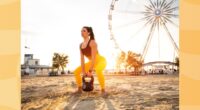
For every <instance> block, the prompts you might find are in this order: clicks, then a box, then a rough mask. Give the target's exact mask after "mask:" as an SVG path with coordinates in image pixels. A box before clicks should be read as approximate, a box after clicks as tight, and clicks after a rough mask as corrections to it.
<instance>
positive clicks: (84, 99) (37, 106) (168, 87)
mask: <svg viewBox="0 0 200 110" xmlns="http://www.w3.org/2000/svg"><path fill="white" fill-rule="evenodd" d="M105 79H106V90H107V92H108V97H107V98H104V97H102V96H101V92H100V87H99V83H98V80H97V78H96V77H95V82H94V86H95V89H94V91H93V92H89V93H86V92H83V93H82V94H81V95H78V94H74V91H76V83H75V79H74V76H73V75H68V76H57V77H22V80H21V93H22V95H21V103H22V105H21V109H22V110H178V109H179V77H178V75H147V76H128V75H121V76H108V75H106V76H105Z"/></svg>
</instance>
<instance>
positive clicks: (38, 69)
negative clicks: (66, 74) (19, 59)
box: [21, 54, 52, 76]
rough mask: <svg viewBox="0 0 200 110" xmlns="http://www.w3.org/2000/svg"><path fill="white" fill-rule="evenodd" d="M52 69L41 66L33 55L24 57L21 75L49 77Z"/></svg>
mask: <svg viewBox="0 0 200 110" xmlns="http://www.w3.org/2000/svg"><path fill="white" fill-rule="evenodd" d="M51 70H52V67H49V66H47V65H40V60H39V59H33V54H25V55H24V64H22V65H21V75H22V76H23V75H33V76H34V75H48V73H49V72H50V71H51Z"/></svg>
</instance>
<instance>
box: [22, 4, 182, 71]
mask: <svg viewBox="0 0 200 110" xmlns="http://www.w3.org/2000/svg"><path fill="white" fill-rule="evenodd" d="M111 1H112V0H22V1H21V7H22V8H21V19H22V22H21V23H22V24H21V26H22V28H21V63H22V64H23V62H24V54H26V53H32V54H34V58H35V59H40V64H41V65H51V64H52V56H53V53H54V52H58V53H64V54H67V55H68V56H69V64H68V65H67V68H68V69H70V70H73V69H75V68H76V67H77V66H79V65H80V53H79V45H80V43H81V42H82V41H83V39H82V37H81V28H82V27H83V26H91V27H92V28H93V31H94V34H95V39H96V42H97V44H98V51H99V53H100V54H101V55H102V56H104V57H105V58H106V59H107V67H106V68H107V69H111V68H113V67H114V66H115V58H116V56H117V51H116V49H115V48H114V47H115V46H114V43H113V41H112V40H110V31H109V30H108V13H109V8H110V4H111ZM144 3H146V1H145V0H140V1H137V0H127V1H124V0H123V1H122V0H121V1H119V2H118V3H117V4H116V11H117V10H121V9H125V8H128V9H130V10H136V11H137V10H142V7H143V4H144ZM177 3H178V2H177ZM141 17H142V16H141V15H137V14H135V15H129V14H125V13H122V14H117V13H114V15H113V24H112V25H113V27H115V26H116V27H117V26H120V25H121V24H126V23H129V21H131V20H133V21H135V20H137V19H139V18H141ZM176 22H177V24H178V20H177V21H176ZM144 23H145V21H142V22H140V23H136V24H132V25H130V26H127V27H124V28H123V27H122V28H119V29H117V28H116V29H115V30H113V31H114V32H115V35H116V36H115V37H116V39H117V42H118V43H119V44H120V47H121V48H122V49H123V50H125V51H127V50H133V51H135V52H141V51H142V49H143V48H144V44H145V42H146V39H147V36H148V33H149V26H147V27H146V28H144V29H142V31H140V32H138V33H137V34H134V33H136V32H137V31H138V30H139V29H138V28H141V26H142V24H144ZM168 27H169V29H170V30H171V33H172V35H173V38H174V39H175V41H176V43H177V44H178V40H179V33H178V32H179V31H178V29H179V28H177V27H174V26H172V25H168ZM158 35H159V36H162V37H160V40H159V41H160V43H159V44H160V57H159V58H158V50H159V49H158ZM124 36H134V37H132V38H131V40H129V39H128V37H124ZM161 44H162V45H161ZM25 46H27V47H29V49H27V48H24V47H25ZM161 53H162V54H161ZM173 55H174V50H173V47H172V45H171V43H170V42H169V39H168V37H167V34H166V33H165V31H164V30H161V31H159V34H158V32H157V31H155V35H154V36H153V39H152V42H151V45H150V47H149V50H148V53H147V56H146V57H145V58H146V59H145V60H146V62H149V61H155V60H158V59H159V60H172V59H173Z"/></svg>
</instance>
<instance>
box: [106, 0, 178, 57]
mask: <svg viewBox="0 0 200 110" xmlns="http://www.w3.org/2000/svg"><path fill="white" fill-rule="evenodd" d="M178 14H179V7H178V0H112V2H111V5H110V9H109V15H108V28H109V31H110V40H112V41H113V43H114V46H115V49H117V50H120V51H122V50H127V49H128V50H133V51H136V52H138V53H141V60H144V58H145V56H146V55H147V53H148V52H149V47H150V45H153V46H154V47H156V52H155V50H153V51H154V52H155V53H157V54H158V55H157V56H158V57H160V56H161V52H162V51H163V50H164V49H162V47H164V48H166V49H167V47H166V45H167V46H169V47H172V49H171V50H172V51H174V53H176V55H178V51H179V47H178V45H177V44H178V41H179V39H178V38H179V37H178V36H179V35H178V34H179V15H178ZM167 41H169V43H168V44H166V42H167ZM163 45H164V46H163ZM174 55H175V54H174Z"/></svg>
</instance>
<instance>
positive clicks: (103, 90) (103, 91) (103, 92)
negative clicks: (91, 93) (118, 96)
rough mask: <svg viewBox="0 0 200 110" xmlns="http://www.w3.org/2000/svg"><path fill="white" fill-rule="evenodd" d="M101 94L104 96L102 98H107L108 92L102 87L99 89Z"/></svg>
mask: <svg viewBox="0 0 200 110" xmlns="http://www.w3.org/2000/svg"><path fill="white" fill-rule="evenodd" d="M101 95H102V97H104V98H107V97H108V93H107V92H106V91H105V89H102V90H101Z"/></svg>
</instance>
